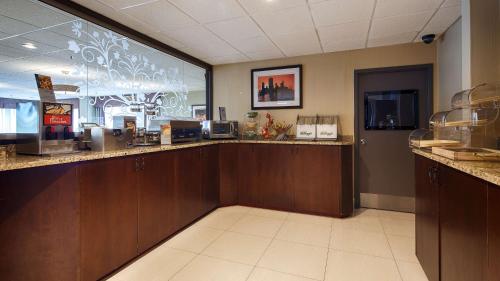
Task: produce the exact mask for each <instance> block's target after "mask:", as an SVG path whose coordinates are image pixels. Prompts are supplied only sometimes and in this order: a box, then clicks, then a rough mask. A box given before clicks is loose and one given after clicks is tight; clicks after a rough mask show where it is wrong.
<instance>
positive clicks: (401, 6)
mask: <svg viewBox="0 0 500 281" xmlns="http://www.w3.org/2000/svg"><path fill="white" fill-rule="evenodd" d="M441 2H443V0H378V1H377V7H376V8H375V14H374V18H385V17H392V16H400V15H407V14H415V13H419V12H424V11H435V10H436V9H437V8H439V5H441Z"/></svg>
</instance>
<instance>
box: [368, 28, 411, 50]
mask: <svg viewBox="0 0 500 281" xmlns="http://www.w3.org/2000/svg"><path fill="white" fill-rule="evenodd" d="M416 35H417V32H416V31H413V32H405V33H400V34H393V35H390V36H386V37H379V38H370V39H368V47H379V46H388V45H396V44H405V43H411V42H412V40H413V38H415V36H416Z"/></svg>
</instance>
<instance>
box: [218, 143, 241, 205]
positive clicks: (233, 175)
mask: <svg viewBox="0 0 500 281" xmlns="http://www.w3.org/2000/svg"><path fill="white" fill-rule="evenodd" d="M239 147H240V144H236V143H228V144H223V145H220V146H219V186H220V205H221V206H230V205H236V204H238V178H239V173H238V151H239Z"/></svg>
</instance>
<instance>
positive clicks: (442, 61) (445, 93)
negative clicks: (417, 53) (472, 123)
mask: <svg viewBox="0 0 500 281" xmlns="http://www.w3.org/2000/svg"><path fill="white" fill-rule="evenodd" d="M436 47H437V64H438V76H439V99H438V100H437V102H438V104H437V108H438V110H439V111H444V110H450V107H451V98H452V97H453V95H454V94H455V93H457V92H459V91H461V90H463V88H462V20H461V19H458V20H457V21H456V22H455V23H454V24H453V25H452V26H450V27H449V28H448V30H447V31H446V32H445V33H444V34H442V35H441V36H440V37H439V38H438V39H437V40H436Z"/></svg>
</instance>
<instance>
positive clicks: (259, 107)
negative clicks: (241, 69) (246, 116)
mask: <svg viewBox="0 0 500 281" xmlns="http://www.w3.org/2000/svg"><path fill="white" fill-rule="evenodd" d="M287 69H289V70H290V72H291V73H292V72H293V71H297V72H298V84H299V85H298V86H297V85H295V87H294V88H295V89H298V98H297V101H298V104H297V105H270V106H262V105H256V102H259V101H256V93H255V90H256V89H258V86H257V85H256V84H255V83H256V82H257V81H256V80H255V77H256V76H257V77H258V73H259V72H269V71H273V70H287ZM256 74H257V75H256ZM267 75H269V74H267ZM250 77H251V85H250V87H251V89H250V93H251V95H250V96H251V105H252V110H266V109H300V108H303V103H302V101H303V87H302V65H301V64H296V65H286V66H277V67H267V68H256V69H252V70H251V72H250ZM257 94H258V93H257ZM294 94H295V92H294ZM295 100H296V99H294V101H295ZM261 103H262V102H261Z"/></svg>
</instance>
